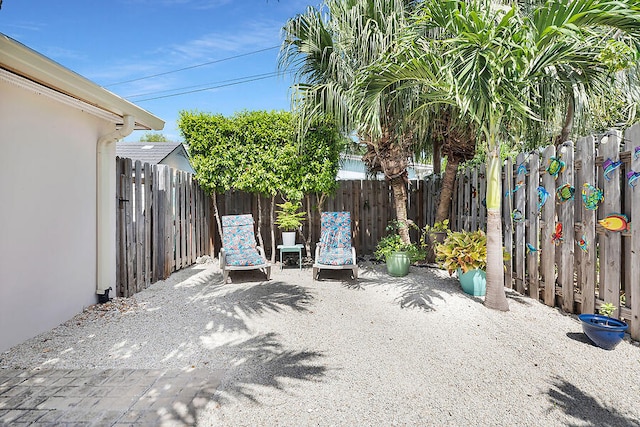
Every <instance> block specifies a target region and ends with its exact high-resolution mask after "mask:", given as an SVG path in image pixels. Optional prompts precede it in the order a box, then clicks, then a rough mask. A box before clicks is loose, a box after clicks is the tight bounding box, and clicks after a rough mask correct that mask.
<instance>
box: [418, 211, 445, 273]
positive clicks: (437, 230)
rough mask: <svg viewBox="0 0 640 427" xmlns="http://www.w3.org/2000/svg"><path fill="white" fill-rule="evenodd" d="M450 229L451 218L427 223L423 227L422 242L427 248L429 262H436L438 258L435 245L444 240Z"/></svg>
mask: <svg viewBox="0 0 640 427" xmlns="http://www.w3.org/2000/svg"><path fill="white" fill-rule="evenodd" d="M448 230H449V220H448V219H445V220H443V221H436V222H435V223H434V224H433V225H429V224H427V225H425V226H424V228H423V229H422V236H421V237H420V243H422V246H423V247H424V248H425V250H426V253H427V257H426V261H427V262H428V263H430V264H431V263H434V262H435V260H436V253H435V246H436V244H438V243H442V242H444V239H445V238H446V237H447V231H448Z"/></svg>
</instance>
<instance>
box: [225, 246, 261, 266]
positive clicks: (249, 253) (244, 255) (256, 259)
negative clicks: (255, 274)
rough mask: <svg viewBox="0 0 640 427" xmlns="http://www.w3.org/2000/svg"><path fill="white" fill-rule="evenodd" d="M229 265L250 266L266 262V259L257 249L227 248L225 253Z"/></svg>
mask: <svg viewBox="0 0 640 427" xmlns="http://www.w3.org/2000/svg"><path fill="white" fill-rule="evenodd" d="M224 259H225V263H226V264H227V265H234V266H243V267H248V266H251V265H262V264H265V259H264V258H262V257H261V256H260V253H259V252H258V251H257V250H255V249H241V250H233V249H232V250H227V249H226V248H225V254H224Z"/></svg>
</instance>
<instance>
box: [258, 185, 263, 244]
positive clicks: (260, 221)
mask: <svg viewBox="0 0 640 427" xmlns="http://www.w3.org/2000/svg"><path fill="white" fill-rule="evenodd" d="M256 197H258V245H260V247H261V248H262V249H264V240H263V239H262V201H261V199H262V198H261V197H260V194H256Z"/></svg>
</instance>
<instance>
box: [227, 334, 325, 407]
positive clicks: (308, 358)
mask: <svg viewBox="0 0 640 427" xmlns="http://www.w3.org/2000/svg"><path fill="white" fill-rule="evenodd" d="M219 350H221V352H222V353H223V354H228V355H229V358H228V365H229V366H233V368H232V371H233V372H231V373H230V374H229V375H227V376H226V378H225V379H224V380H223V384H222V386H221V388H220V389H219V392H218V393H216V395H215V397H214V400H215V401H216V402H218V403H219V404H224V403H226V402H228V401H229V400H230V399H237V398H246V399H248V400H250V401H252V402H258V400H257V398H256V396H255V394H256V390H255V389H256V387H260V386H262V387H270V388H274V389H277V390H285V382H287V383H288V382H289V381H290V380H300V381H319V380H320V379H321V378H322V377H324V375H325V373H326V371H327V367H326V366H323V365H322V364H319V363H317V360H318V359H320V358H322V357H323V354H322V353H321V352H318V351H292V350H287V349H285V348H284V347H283V346H282V344H281V343H280V342H279V341H278V339H277V335H276V334H275V333H268V334H264V335H260V336H256V337H253V338H250V339H248V340H245V341H241V342H237V343H229V344H226V345H224V346H222V347H220V348H219Z"/></svg>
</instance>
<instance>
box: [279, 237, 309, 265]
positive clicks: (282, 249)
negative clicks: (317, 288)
mask: <svg viewBox="0 0 640 427" xmlns="http://www.w3.org/2000/svg"><path fill="white" fill-rule="evenodd" d="M302 246H303V245H302V244H300V243H298V244H297V245H293V246H285V245H278V249H280V270H282V254H283V253H285V252H291V253H297V254H298V266H299V268H300V270H302Z"/></svg>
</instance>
